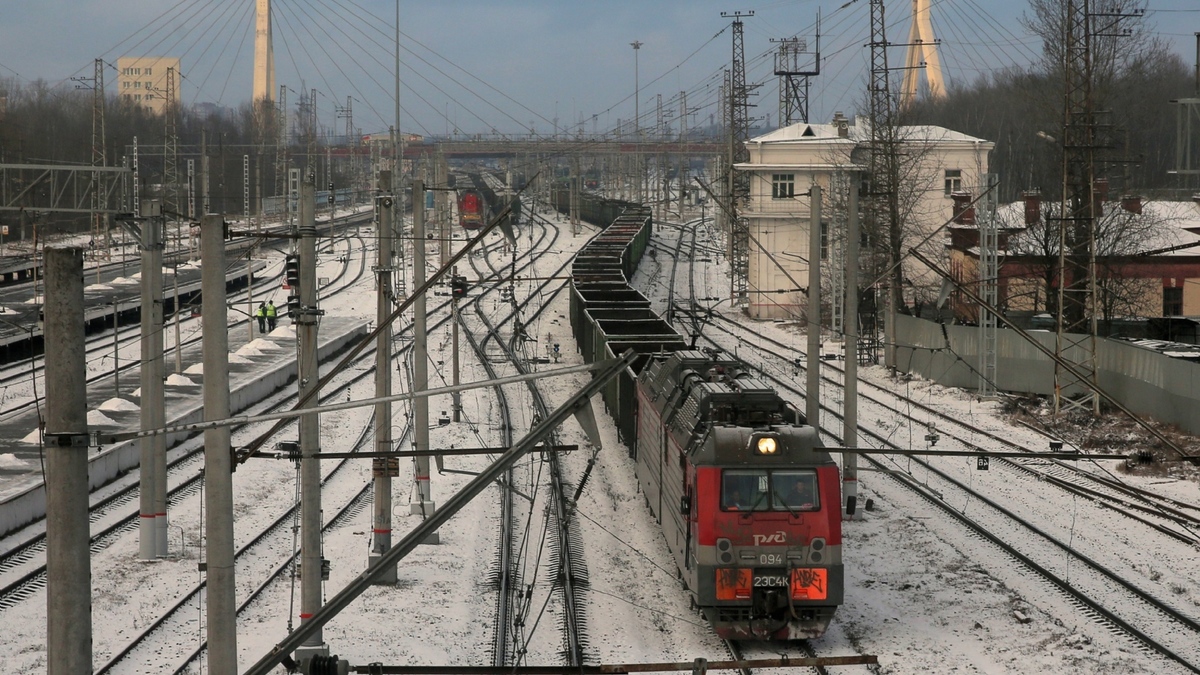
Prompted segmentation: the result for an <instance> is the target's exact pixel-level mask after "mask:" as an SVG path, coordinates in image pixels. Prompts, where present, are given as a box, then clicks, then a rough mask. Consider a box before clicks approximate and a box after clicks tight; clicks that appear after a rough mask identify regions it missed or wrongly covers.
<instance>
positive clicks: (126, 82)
mask: <svg viewBox="0 0 1200 675" xmlns="http://www.w3.org/2000/svg"><path fill="white" fill-rule="evenodd" d="M122 84H124V85H125V86H124V87H122V88H123V89H128V88H129V82H128V81H125V82H122Z"/></svg>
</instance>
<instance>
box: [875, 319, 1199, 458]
mask: <svg viewBox="0 0 1200 675" xmlns="http://www.w3.org/2000/svg"><path fill="white" fill-rule="evenodd" d="M1031 335H1032V336H1033V337H1034V339H1036V340H1038V341H1039V342H1041V344H1042V345H1044V346H1046V347H1047V348H1048V349H1050V350H1051V351H1053V350H1054V338H1055V335H1054V333H1051V332H1043V331H1035V332H1033V333H1031ZM896 343H897V347H896V366H897V368H898V369H899V370H901V371H904V372H911V373H916V374H918V375H921V376H922V377H924V378H926V379H929V380H933V381H934V382H937V383H939V384H943V385H946V386H951V387H961V388H964V389H976V388H978V386H979V374H978V372H979V365H980V362H979V328H977V327H974V326H946V325H943V324H938V323H934V322H932V321H926V320H924V319H917V318H914V317H911V316H904V315H901V316H897V317H896ZM1067 356H1068V358H1077V357H1072V355H1071V354H1070V353H1068V354H1067ZM1096 365H1097V379H1098V380H1099V384H1100V387H1101V388H1103V389H1104V390H1105V391H1106V392H1108V393H1109V394H1110V395H1112V396H1113V397H1114V398H1116V399H1117V400H1118V401H1120V402H1121V403H1122V404H1124V405H1126V406H1128V407H1129V408H1130V409H1131V410H1133V411H1135V412H1137V413H1139V414H1145V415H1149V416H1151V417H1153V418H1155V419H1157V420H1160V421H1162V422H1166V423H1169V424H1176V425H1178V426H1179V427H1181V428H1183V429H1186V430H1187V431H1189V432H1191V433H1193V434H1196V433H1200V415H1197V414H1196V411H1197V410H1200V364H1195V363H1191V362H1188V361H1183V360H1180V359H1173V358H1171V357H1169V356H1163V355H1162V354H1159V353H1158V352H1155V351H1151V350H1148V349H1143V348H1141V347H1137V346H1134V345H1131V344H1127V343H1124V342H1119V341H1114V340H1106V339H1097V341H1096ZM996 388H997V389H1000V390H1002V391H1010V392H1020V393H1030V394H1043V395H1051V394H1053V393H1054V362H1053V361H1051V360H1050V358H1049V357H1047V356H1045V355H1043V354H1042V353H1041V352H1039V351H1038V350H1037V349H1036V348H1035V347H1034V346H1033V345H1031V344H1029V343H1028V342H1026V341H1025V340H1024V339H1023V338H1022V337H1021V336H1020V335H1017V334H1016V333H1015V332H1013V331H1011V330H999V331H997V337H996ZM1074 393H1078V390H1077V389H1074V390H1073V389H1068V390H1067V392H1066V394H1067V395H1068V396H1069V395H1072V394H1074Z"/></svg>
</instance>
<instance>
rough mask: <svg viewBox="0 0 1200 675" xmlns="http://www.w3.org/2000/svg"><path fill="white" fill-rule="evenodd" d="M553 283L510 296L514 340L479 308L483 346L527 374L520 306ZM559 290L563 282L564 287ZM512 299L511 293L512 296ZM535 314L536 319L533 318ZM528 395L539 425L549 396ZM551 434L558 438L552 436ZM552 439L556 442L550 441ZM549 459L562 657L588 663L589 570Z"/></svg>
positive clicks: (494, 271) (559, 476)
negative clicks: (522, 296) (585, 590)
mask: <svg viewBox="0 0 1200 675" xmlns="http://www.w3.org/2000/svg"><path fill="white" fill-rule="evenodd" d="M554 231H555V236H556V237H557V233H558V228H557V227H554ZM471 264H472V265H473V266H475V267H476V271H477V272H479V273H483V271H482V270H480V269H479V268H478V261H476V260H472V261H471ZM487 264H488V265H489V267H490V268H491V269H490V274H491V275H493V276H498V275H500V274H501V273H502V271H501V270H500V269H499V268H497V267H496V266H495V264H494V263H493V262H492V260H491V259H490V258H488V259H487ZM568 264H569V263H564V264H563V265H562V266H561V267H560V268H559V269H558V270H556V271H555V272H554V273H553V274H551V275H549V276H550V277H551V278H552V279H553V278H555V277H558V276H559V275H560V274H561V273H562V272H563V271H564V270H565V269H566V267H567V265H568ZM549 283H550V281H548V280H547V281H542V282H540V283H539V284H538V286H537V287H536V288H535V289H534V290H532V291H531V292H530V293H529V295H528V296H527V298H526V300H525V302H524V303H520V302H517V301H516V299H515V298H511V307H512V311H511V313H510V314H509V316H508V317H506V318H505V319H504V320H503V323H505V324H507V323H513V326H514V331H513V338H512V340H508V341H506V340H504V339H503V338H502V337H501V334H500V323H498V322H494V321H492V320H491V319H490V318H489V317H488V316H487V314H486V313H483V312H479V313H478V316H479V319H480V321H481V322H482V323H483V325H484V327H485V329H486V336H485V337H484V338H483V340H482V341H480V342H481V346H482V347H484V349H486V342H487V341H488V340H492V341H494V342H495V343H496V344H497V345H498V347H499V348H500V349H501V350H502V351H503V353H504V354H505V356H506V358H507V360H508V362H509V363H510V364H511V366H512V368H513V369H514V370H516V371H517V372H518V373H520V374H528V372H529V368H528V367H527V366H526V363H527V362H528V361H529V358H528V355H526V354H521V353H518V352H519V351H521V350H520V348H519V347H517V348H514V345H516V344H520V345H523V344H524V342H525V340H524V335H523V332H522V331H523V330H524V329H523V326H524V325H526V323H527V321H521V320H520V318H519V317H520V312H521V310H522V308H523V307H524V306H525V305H526V304H528V302H529V301H530V300H532V299H533V298H539V297H540V296H542V293H543V292H544V290H545V289H546V288H547V287H548V285H549ZM560 288H561V285H560ZM510 297H511V296H510ZM540 299H541V300H542V304H541V307H543V308H544V307H546V305H547V303H548V299H546V298H544V297H541V298H540ZM529 318H532V317H529ZM489 375H490V376H491V377H495V376H496V375H495V371H494V369H492V368H491V367H490V364H489ZM527 388H528V392H529V396H530V398H531V400H532V402H533V405H534V409H535V411H536V416H535V418H534V420H535V423H536V420H537V419H538V418H539V417H545V416H547V415H548V412H549V411H548V408H547V406H546V404H545V400H544V399H543V397H542V396H541V393H540V391H539V389H538V387H537V385H536V384H535V383H533V382H529V383H527ZM552 438H554V437H553V436H552ZM551 443H553V441H551ZM546 455H547V456H546V458H545V461H546V462H547V464H548V469H549V471H548V473H549V479H550V488H551V495H550V504H549V509H550V515H551V516H552V522H551V523H548V524H547V527H546V528H545V530H546V531H549V532H551V533H552V535H551V536H552V545H551V552H552V555H553V561H552V566H553V567H554V572H553V576H554V579H555V585H556V586H557V587H558V589H559V598H560V602H561V603H562V606H563V612H562V613H560V614H559V615H558V617H559V621H560V624H561V630H562V641H563V650H562V651H563V656H564V661H565V662H566V664H567V665H568V666H573V667H578V666H580V665H583V663H584V648H585V645H586V636H585V630H584V620H583V616H582V608H581V607H580V606H579V597H578V594H579V587H580V586H581V585H585V584H586V569H585V568H584V566H583V565H582V563H581V562H580V561H579V560H578V554H577V552H576V549H577V548H578V543H577V541H576V540H575V539H576V538H577V536H578V533H577V532H574V531H573V529H574V526H573V525H572V518H571V514H570V505H569V504H570V502H569V499H570V489H569V487H568V485H567V484H566V481H565V480H564V478H563V470H562V466H561V464H560V462H559V457H558V455H557V453H546Z"/></svg>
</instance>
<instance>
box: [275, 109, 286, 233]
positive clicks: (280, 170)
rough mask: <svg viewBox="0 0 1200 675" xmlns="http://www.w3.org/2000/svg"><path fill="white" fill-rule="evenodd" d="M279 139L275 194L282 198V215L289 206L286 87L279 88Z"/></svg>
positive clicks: (276, 151) (276, 144)
mask: <svg viewBox="0 0 1200 675" xmlns="http://www.w3.org/2000/svg"><path fill="white" fill-rule="evenodd" d="M278 110H279V125H278V126H279V128H278V129H277V131H278V132H279V137H278V138H277V139H276V141H275V186H276V191H275V194H276V195H277V196H279V197H282V198H283V204H284V207H283V209H284V214H286V213H287V210H288V207H289V205H290V199H289V196H288V189H287V187H288V185H287V173H288V171H287V169H288V166H287V164H288V162H287V144H288V125H287V86H286V85H280V86H279V109H278Z"/></svg>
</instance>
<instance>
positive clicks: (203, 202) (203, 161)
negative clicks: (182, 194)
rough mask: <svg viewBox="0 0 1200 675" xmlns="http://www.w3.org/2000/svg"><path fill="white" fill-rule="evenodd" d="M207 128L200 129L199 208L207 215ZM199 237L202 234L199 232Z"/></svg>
mask: <svg viewBox="0 0 1200 675" xmlns="http://www.w3.org/2000/svg"><path fill="white" fill-rule="evenodd" d="M208 164H209V162H208V130H207V129H201V130H200V210H201V211H202V212H203V213H204V215H208V213H209V211H210V210H211V206H212V205H211V204H210V202H209V198H208ZM200 236H201V237H203V236H204V235H203V234H201V235H200Z"/></svg>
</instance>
